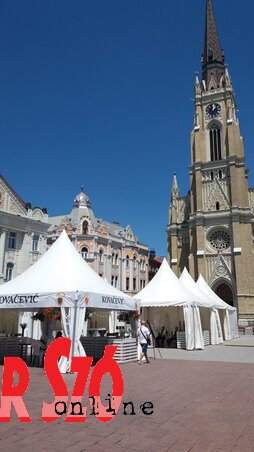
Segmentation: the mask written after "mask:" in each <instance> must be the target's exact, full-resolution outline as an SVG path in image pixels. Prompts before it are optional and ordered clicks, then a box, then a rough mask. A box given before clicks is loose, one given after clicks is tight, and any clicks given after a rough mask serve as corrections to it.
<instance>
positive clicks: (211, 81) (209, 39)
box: [202, 0, 224, 90]
mask: <svg viewBox="0 0 254 452" xmlns="http://www.w3.org/2000/svg"><path fill="white" fill-rule="evenodd" d="M202 73H203V80H204V81H205V85H206V89H208V90H210V89H216V88H218V87H219V86H220V83H221V78H222V76H223V75H224V53H223V50H222V49H221V47H220V42H219V36H218V32H217V27H216V22H215V16H214V12H213V6H212V0H206V20H205V44H204V53H203V58H202Z"/></svg>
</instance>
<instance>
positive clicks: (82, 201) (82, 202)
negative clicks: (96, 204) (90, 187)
mask: <svg viewBox="0 0 254 452" xmlns="http://www.w3.org/2000/svg"><path fill="white" fill-rule="evenodd" d="M80 188H81V192H80V193H79V194H78V195H77V196H76V198H75V199H74V203H73V207H91V201H90V199H89V198H88V196H87V195H86V194H85V193H84V187H80Z"/></svg>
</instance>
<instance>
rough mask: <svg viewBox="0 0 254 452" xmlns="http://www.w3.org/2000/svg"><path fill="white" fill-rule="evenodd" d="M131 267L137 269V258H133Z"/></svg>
mask: <svg viewBox="0 0 254 452" xmlns="http://www.w3.org/2000/svg"><path fill="white" fill-rule="evenodd" d="M133 267H134V268H137V258H136V256H133Z"/></svg>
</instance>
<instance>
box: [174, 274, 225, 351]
mask: <svg viewBox="0 0 254 452" xmlns="http://www.w3.org/2000/svg"><path fill="white" fill-rule="evenodd" d="M179 279H180V281H181V282H182V283H183V284H184V286H185V287H187V289H189V290H190V291H191V292H193V293H194V294H195V295H196V296H197V297H199V299H201V300H202V305H200V304H199V307H200V308H201V309H200V314H201V323H203V322H205V320H206V318H207V315H206V313H207V314H208V316H209V318H208V324H209V325H208V328H209V330H210V342H211V344H212V345H217V344H220V343H222V342H223V337H222V328H221V322H220V317H219V313H218V309H217V308H218V307H219V308H220V303H218V302H216V300H214V299H213V298H211V297H210V296H209V294H207V293H206V292H204V291H202V289H201V288H200V287H199V286H198V285H197V284H196V283H195V281H194V279H192V277H191V275H190V274H189V272H188V270H187V269H186V267H185V268H184V270H183V272H182V274H181V276H180V278H179ZM202 308H204V309H202Z"/></svg>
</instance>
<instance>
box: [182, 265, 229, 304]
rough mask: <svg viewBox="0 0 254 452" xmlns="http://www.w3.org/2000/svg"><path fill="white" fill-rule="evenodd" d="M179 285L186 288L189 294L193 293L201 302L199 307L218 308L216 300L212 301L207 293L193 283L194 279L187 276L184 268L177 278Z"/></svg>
mask: <svg viewBox="0 0 254 452" xmlns="http://www.w3.org/2000/svg"><path fill="white" fill-rule="evenodd" d="M179 280H180V281H181V283H182V284H183V285H184V286H185V287H187V289H189V290H190V291H191V292H193V293H194V294H195V295H196V296H197V297H198V298H200V299H201V300H202V305H199V306H200V307H204V308H220V305H219V303H218V302H216V300H214V299H213V298H212V297H211V296H209V294H208V293H206V292H204V291H203V290H202V289H201V288H200V287H199V286H198V285H197V283H195V281H194V279H193V278H192V277H191V275H190V274H189V272H188V270H187V268H186V267H184V270H183V272H182V274H181V276H180V278H179Z"/></svg>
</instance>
